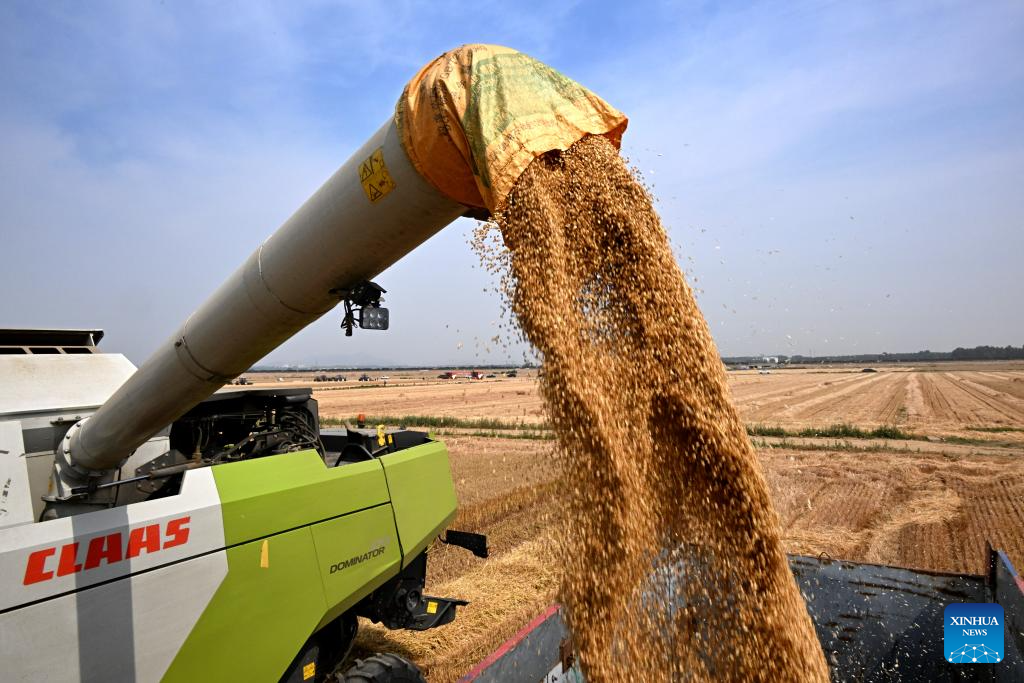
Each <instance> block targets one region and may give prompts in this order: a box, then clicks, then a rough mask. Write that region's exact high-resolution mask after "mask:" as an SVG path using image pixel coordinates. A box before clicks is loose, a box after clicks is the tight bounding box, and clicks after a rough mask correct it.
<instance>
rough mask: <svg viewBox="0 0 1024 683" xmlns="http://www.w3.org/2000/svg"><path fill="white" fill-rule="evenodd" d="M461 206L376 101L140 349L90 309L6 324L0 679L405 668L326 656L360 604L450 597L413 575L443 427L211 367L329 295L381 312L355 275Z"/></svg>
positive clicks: (426, 526)
mask: <svg viewBox="0 0 1024 683" xmlns="http://www.w3.org/2000/svg"><path fill="white" fill-rule="evenodd" d="M465 211H466V207H464V206H461V205H459V204H458V203H456V202H454V201H452V200H451V199H448V198H447V197H445V196H443V195H442V194H441V193H440V192H438V191H437V190H436V189H434V187H433V186H431V185H430V184H429V183H428V182H426V181H425V180H424V179H423V178H422V177H420V175H419V174H418V173H417V172H416V170H415V169H414V168H413V167H412V166H411V165H410V162H409V160H408V158H407V156H406V154H405V152H404V151H403V148H402V146H401V143H400V141H399V139H398V134H397V131H396V128H395V125H394V123H393V122H391V121H388V122H387V123H386V124H385V125H384V126H383V127H382V128H381V129H380V130H379V131H378V132H377V133H376V134H375V135H374V136H373V137H372V138H371V139H370V140H369V141H368V142H367V143H366V145H365V146H364V147H363V148H362V149H360V150H359V151H358V152H356V154H355V155H353V157H352V158H351V159H350V160H349V161H348V162H347V163H346V164H345V165H343V166H342V167H341V168H340V169H339V170H338V171H337V172H336V173H335V174H334V176H332V177H331V178H330V179H329V180H328V181H327V182H326V183H325V184H324V186H323V187H322V188H321V189H320V190H319V191H317V192H316V193H315V194H314V195H313V196H312V197H311V198H310V199H309V200H308V201H307V202H306V203H305V205H303V206H302V207H301V208H300V209H299V211H297V212H296V213H295V215H294V216H292V217H291V218H290V219H289V220H288V221H287V222H286V223H285V224H284V225H283V226H282V227H281V228H280V229H279V230H278V231H277V232H276V233H275V234H274V235H273V236H271V237H270V238H269V239H268V240H267V241H266V242H264V243H263V244H262V245H261V246H260V247H259V248H258V249H257V250H256V251H255V252H254V253H253V254H252V256H251V257H250V258H249V259H248V260H246V261H245V263H244V264H243V265H242V266H241V267H240V268H239V269H238V270H237V271H236V272H235V273H234V274H233V275H232V276H231V277H230V278H229V279H228V280H227V281H226V282H225V283H224V284H223V285H222V286H221V288H220V289H218V290H217V291H216V292H215V293H214V294H213V295H212V296H211V297H210V299H209V300H207V301H206V302H205V303H204V304H203V305H202V306H201V307H200V308H199V309H198V310H197V311H196V312H195V313H193V314H192V316H190V317H189V318H188V320H187V321H186V322H185V323H184V325H182V326H181V328H180V329H179V330H178V331H177V332H176V333H175V334H173V335H172V336H171V337H170V338H169V339H168V340H167V341H166V342H165V343H164V344H163V345H161V346H160V347H159V348H158V349H157V350H156V352H155V353H154V354H153V355H152V356H151V357H150V359H149V360H148V361H146V363H144V364H143V365H142V366H141V367H140V368H139V369H138V370H136V369H135V368H134V367H133V366H132V365H131V363H130V362H129V361H128V360H127V359H125V358H124V357H123V356H121V355H118V354H106V353H100V352H99V351H98V350H97V346H96V344H97V342H98V341H99V337H100V336H102V332H99V331H95V330H94V331H89V330H84V331H82V330H79V331H75V330H64V331H59V330H5V331H2V332H0V382H2V387H3V390H2V391H0V666H2V679H3V680H4V681H40V680H48V681H132V680H137V681H249V680H251V681H259V680H266V681H276V680H289V681H308V680H325V679H326V678H327V677H333V678H334V679H335V680H359V681H364V680H391V679H394V680H414V679H413V678H412V676H413V675H414V674H413V673H411V672H410V667H409V665H408V664H407V663H405V662H404V661H403V660H401V659H399V658H397V657H394V656H386V657H382V658H380V657H379V658H375V659H374V658H371V659H373V661H362V662H360V663H359V664H358V665H357V666H356V667H355V669H353V671H352V672H350V674H348V675H346V674H345V673H339V672H337V671H335V669H336V668H337V667H338V666H339V665H340V663H341V661H342V660H343V658H344V657H345V655H346V654H347V652H348V650H349V648H350V646H351V643H352V639H353V637H354V634H355V629H356V623H357V622H356V617H364V618H368V619H371V620H373V621H376V622H380V623H383V624H384V625H385V626H387V627H389V628H405V629H418V630H421V629H426V628H432V627H435V626H440V625H443V624H445V623H448V622H450V621H451V620H452V619H453V618H454V616H455V610H456V607H457V605H459V604H464V603H461V602H460V601H458V600H446V599H441V598H430V597H426V596H424V595H423V584H424V576H425V571H426V551H427V548H428V546H430V544H431V543H432V541H433V540H434V539H435V538H436V537H438V535H439V534H441V533H442V532H443V531H444V530H445V528H446V526H447V525H448V524H449V523H450V522H451V521H452V519H453V518H454V516H455V510H456V499H455V492H454V488H453V485H452V479H451V473H450V469H449V463H448V454H447V451H446V450H445V447H444V445H443V444H442V443H440V442H438V441H434V440H432V439H430V438H428V436H427V435H426V434H422V433H417V432H411V431H406V430H401V429H384V428H383V427H375V426H371V428H369V429H359V428H346V429H340V430H335V431H330V430H324V431H321V430H320V422H319V415H318V412H317V405H316V401H315V400H313V399H312V398H311V394H310V391H309V390H303V389H291V390H289V389H280V390H265V389H264V390H260V389H258V388H256V389H249V390H226V391H221V388H222V387H224V385H226V384H228V383H230V382H231V381H232V380H233V379H234V378H235V377H237V376H238V375H240V374H241V373H242V372H244V371H246V370H247V369H249V368H250V366H251V365H252V364H254V363H255V362H257V361H259V359H261V358H262V357H264V356H265V355H266V354H267V353H268V352H270V351H271V350H273V349H274V348H276V347H277V346H278V345H280V344H281V343H282V342H283V341H285V340H286V339H288V338H289V337H291V336H292V335H293V334H295V333H296V332H298V331H299V330H300V329H302V328H303V327H305V326H306V325H308V324H309V323H311V322H312V321H314V320H316V319H317V318H319V317H320V316H322V315H323V314H324V313H326V312H328V311H330V310H331V309H333V308H334V307H335V306H336V305H337V304H339V303H344V305H345V309H344V310H345V317H344V320H343V322H342V325H343V327H345V328H346V329H347V331H348V332H349V333H351V330H352V328H353V327H354V326H359V327H364V328H378V329H380V328H386V326H387V310H386V309H384V308H381V307H380V302H381V300H380V294H381V293H382V292H383V290H381V289H380V288H379V287H377V286H376V285H374V284H373V283H371V282H370V279H371V278H373V277H375V276H376V275H378V274H379V273H380V272H382V271H383V270H384V269H386V268H387V267H388V266H389V265H391V264H392V263H394V262H395V261H396V260H398V259H399V258H401V257H402V256H403V255H405V254H406V253H407V252H409V251H410V250H411V249H413V248H415V247H416V246H417V245H419V244H420V243H421V242H423V241H424V240H425V239H426V238H428V237H429V236H431V235H432V234H434V233H435V232H437V231H438V230H439V229H441V228H442V227H444V226H445V225H447V224H448V223H450V222H451V221H453V220H454V219H455V218H457V217H458V216H460V215H462V214H463V213H464V212H465ZM447 540H449V541H451V542H454V543H456V544H460V545H464V546H467V547H475V552H476V553H477V554H479V555H485V554H486V548H485V546H483V545H482V544H481V541H482V539H481V538H478V537H473V535H466V534H458V535H456V534H453V533H449V535H448V537H447ZM389 672H390V673H389ZM403 676H405V678H403ZM389 677H390V678H389Z"/></svg>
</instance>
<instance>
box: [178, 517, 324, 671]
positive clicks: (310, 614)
mask: <svg viewBox="0 0 1024 683" xmlns="http://www.w3.org/2000/svg"><path fill="white" fill-rule="evenodd" d="M265 541H266V544H267V549H266V562H263V561H262V560H263V557H264V555H263V544H264V541H263V540H259V541H254V542H252V543H246V544H245V545H240V546H236V547H234V548H229V549H228V550H227V551H226V552H227V559H228V575H227V577H225V579H224V581H223V583H221V585H220V588H218V589H217V592H216V593H215V594H214V596H213V599H212V600H211V601H210V604H209V606H208V607H207V608H206V610H205V611H204V612H203V614H202V616H201V617H200V618H199V622H198V623H197V624H196V626H195V628H193V629H192V633H190V634H189V636H188V638H187V639H186V640H185V644H184V645H183V646H182V648H181V649H180V650H179V651H178V654H177V655H176V656H175V657H174V661H173V662H171V666H170V668H169V669H168V670H167V674H166V675H165V676H164V679H163V680H164V681H188V682H192V681H272V680H277V679H278V677H279V676H280V675H281V674H282V673H284V670H285V668H286V667H287V666H288V664H289V662H291V661H292V659H293V658H294V657H295V655H296V654H297V653H298V651H299V648H300V647H302V644H303V643H304V642H306V639H307V638H308V637H309V636H310V634H311V633H313V630H314V629H315V627H316V625H317V623H318V622H319V621H320V617H321V615H322V614H323V613H324V610H325V608H326V603H325V602H324V593H323V585H322V583H321V581H320V571H319V568H318V567H317V562H316V553H315V551H314V547H313V536H312V532H311V531H310V529H308V528H305V529H297V530H295V531H290V532H288V533H283V534H278V535H277V536H273V537H271V538H269V539H265ZM264 565H265V566H264Z"/></svg>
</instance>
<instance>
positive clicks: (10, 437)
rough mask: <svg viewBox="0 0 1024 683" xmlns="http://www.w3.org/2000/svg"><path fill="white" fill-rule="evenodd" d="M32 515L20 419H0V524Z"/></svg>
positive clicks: (24, 521)
mask: <svg viewBox="0 0 1024 683" xmlns="http://www.w3.org/2000/svg"><path fill="white" fill-rule="evenodd" d="M34 519H35V517H34V515H33V512H32V491H31V487H30V484H29V478H28V466H27V464H26V460H25V444H24V442H23V441H22V439H21V421H20V420H11V421H8V422H0V528H3V527H7V526H14V525H15V524H27V523H29V522H32V521H33V520H34Z"/></svg>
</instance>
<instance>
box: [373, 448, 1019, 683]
mask: <svg viewBox="0 0 1024 683" xmlns="http://www.w3.org/2000/svg"><path fill="white" fill-rule="evenodd" d="M446 442H447V444H448V447H449V449H450V451H451V461H452V473H453V476H454V479H455V485H456V489H457V490H458V493H459V500H460V511H459V517H458V519H457V521H456V523H455V526H456V528H462V529H467V530H471V531H478V532H480V533H485V534H487V535H488V538H489V541H490V545H491V550H492V555H491V557H490V558H489V559H487V560H480V559H477V558H474V557H473V556H472V555H470V554H469V553H467V552H466V551H463V550H460V549H457V548H449V547H446V546H442V545H439V544H437V545H435V547H434V548H433V549H432V551H431V552H432V555H431V561H430V564H431V567H430V575H429V577H428V584H427V590H428V592H431V593H432V594H437V595H451V596H457V597H461V598H465V599H468V600H470V601H471V604H470V605H469V606H468V607H465V608H463V609H462V610H461V611H460V615H459V617H458V619H457V621H456V624H457V626H452V627H445V628H442V629H438V630H436V631H431V632H425V633H404V632H395V631H387V630H385V629H382V628H377V627H373V626H372V625H369V624H367V623H364V624H363V631H362V635H361V636H360V643H359V647H361V648H364V649H365V650H374V649H390V650H393V651H396V652H399V653H404V654H405V655H406V656H408V657H410V658H412V659H413V660H415V661H416V662H417V663H419V664H420V665H421V666H424V667H425V668H426V669H427V674H428V676H429V680H431V681H453V680H456V679H457V678H458V677H459V676H460V675H461V674H462V673H465V671H467V670H468V669H469V668H471V666H472V664H473V663H475V662H476V661H478V660H479V659H481V658H482V657H483V656H485V655H486V654H487V653H488V652H490V651H491V650H493V649H494V648H495V647H497V646H498V645H499V644H500V643H501V642H503V641H504V640H506V639H507V638H509V637H511V636H512V635H513V634H514V633H515V632H516V631H518V630H519V628H521V627H522V626H523V625H524V624H525V623H526V622H527V621H529V619H530V618H531V617H532V616H534V615H536V614H537V613H539V612H540V611H541V610H543V608H544V607H545V606H547V605H548V604H550V603H551V602H552V601H553V600H555V591H556V589H557V585H558V572H557V569H558V559H557V557H555V556H553V552H552V548H553V544H552V543H551V540H550V539H551V533H552V531H553V528H554V524H555V523H556V520H557V514H558V509H557V505H556V504H555V503H556V501H557V497H558V489H559V484H558V482H556V481H555V478H554V477H555V471H554V469H553V468H552V467H551V454H552V443H551V442H550V441H543V440H527V439H504V438H481V437H467V436H450V437H448V438H447V439H446ZM755 443H756V444H759V447H758V449H757V450H758V455H759V458H760V462H761V464H762V466H763V467H764V472H765V476H766V479H767V481H768V485H769V488H770V490H771V495H772V500H773V501H774V504H775V506H776V509H777V511H778V513H779V516H780V518H781V520H782V529H783V541H784V544H785V548H786V551H787V552H790V553H803V554H808V555H818V554H820V553H826V554H827V555H829V556H831V557H833V558H843V559H850V560H856V561H863V562H874V563H882V564H892V565H900V566H906V567H913V568H917V569H927V570H933V571H948V572H969V573H974V574H981V573H983V572H984V571H985V562H986V556H985V540H986V539H988V540H990V541H991V542H992V543H993V544H994V545H995V546H997V547H1002V548H1004V549H1005V550H1006V551H1007V552H1008V554H1009V556H1010V558H1011V560H1012V561H1013V562H1014V563H1015V564H1016V565H1017V566H1018V567H1019V566H1022V565H1024V534H1021V531H1020V529H1021V528H1022V525H1024V448H1003V449H1000V450H999V451H997V452H994V453H991V452H986V453H978V452H976V451H975V450H973V449H972V447H971V446H965V445H958V444H949V445H946V444H938V443H934V444H922V443H919V442H911V443H910V445H906V444H903V443H902V442H901V443H900V444H899V445H898V446H895V443H896V442H890V445H891V446H893V447H892V448H889V449H885V448H879V449H878V450H864V451H850V450H844V449H843V448H835V447H833V446H832V445H830V444H829V443H820V440H819V442H818V443H815V440H810V439H807V440H803V443H802V446H804V447H802V448H791V447H787V446H778V445H777V444H767V443H765V442H763V440H760V439H755ZM871 444H874V442H870V443H869V444H868V446H866V447H871ZM916 448H928V449H930V451H928V452H921V453H918V452H915V450H913V449H916Z"/></svg>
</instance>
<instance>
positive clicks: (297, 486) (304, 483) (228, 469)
mask: <svg viewBox="0 0 1024 683" xmlns="http://www.w3.org/2000/svg"><path fill="white" fill-rule="evenodd" d="M212 469H213V477H214V480H215V481H216V482H217V492H218V493H219V494H220V502H221V506H222V511H223V514H224V541H225V543H226V544H227V545H229V546H230V545H234V544H236V543H243V542H245V541H251V540H253V539H255V538H260V537H263V536H268V535H270V534H274V533H278V532H280V531H285V530H287V529H294V528H296V527H300V526H306V525H308V524H312V523H314V522H319V521H321V520H324V519H329V518H331V517H338V516H340V515H344V514H348V513H350V512H355V511H356V510H362V509H364V508H369V507H373V506H375V505H380V504H382V503H386V502H388V488H387V483H386V481H385V479H384V473H383V471H382V470H381V466H380V463H379V462H377V461H376V460H368V461H366V462H360V463H353V464H348V465H342V466H340V467H327V466H326V465H325V464H324V461H323V460H321V459H320V456H319V455H318V454H317V452H316V451H300V452H298V453H287V454H284V455H274V456H271V457H268V458H256V459H254V460H245V461H242V462H237V463H231V464H227V465H217V466H215V467H213V468H212Z"/></svg>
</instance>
